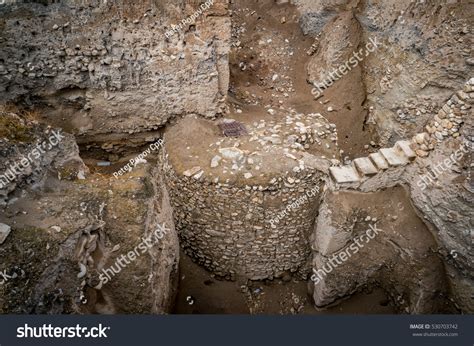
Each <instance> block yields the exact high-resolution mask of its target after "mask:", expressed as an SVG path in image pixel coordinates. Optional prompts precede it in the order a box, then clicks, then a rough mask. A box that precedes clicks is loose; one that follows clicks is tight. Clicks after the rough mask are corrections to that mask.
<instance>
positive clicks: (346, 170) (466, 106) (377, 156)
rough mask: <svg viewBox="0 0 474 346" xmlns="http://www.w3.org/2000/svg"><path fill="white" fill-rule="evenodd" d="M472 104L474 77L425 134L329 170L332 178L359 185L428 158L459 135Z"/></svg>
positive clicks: (440, 112)
mask: <svg viewBox="0 0 474 346" xmlns="http://www.w3.org/2000/svg"><path fill="white" fill-rule="evenodd" d="M473 103H474V78H471V79H470V80H469V81H467V83H466V84H465V85H464V88H463V90H461V91H458V92H457V93H455V94H454V95H453V96H452V97H451V98H450V99H449V100H448V101H447V102H446V104H445V105H443V107H442V108H441V109H440V110H439V112H438V114H436V115H435V116H434V117H433V119H432V120H430V122H429V123H428V125H427V126H426V130H427V132H423V133H418V134H417V135H415V136H414V137H413V138H411V139H410V140H401V141H398V142H396V143H395V145H394V146H393V147H392V148H382V149H380V150H379V151H378V152H376V153H372V154H370V155H369V156H368V157H360V158H357V159H354V160H353V161H352V163H351V164H348V165H343V166H337V167H331V168H329V172H330V175H331V178H332V179H333V181H334V182H336V183H338V184H346V183H358V182H361V181H363V180H365V179H366V178H369V177H372V176H374V175H376V174H378V173H380V172H383V171H385V170H387V169H390V168H392V167H400V166H404V165H407V164H409V163H410V162H412V161H414V160H415V159H416V158H417V157H426V156H428V155H429V151H431V150H433V149H434V148H435V146H436V145H437V144H438V143H440V142H441V141H443V140H444V139H446V138H448V137H453V138H456V137H458V136H459V127H460V126H461V125H462V123H463V117H465V116H472V109H471V104H473Z"/></svg>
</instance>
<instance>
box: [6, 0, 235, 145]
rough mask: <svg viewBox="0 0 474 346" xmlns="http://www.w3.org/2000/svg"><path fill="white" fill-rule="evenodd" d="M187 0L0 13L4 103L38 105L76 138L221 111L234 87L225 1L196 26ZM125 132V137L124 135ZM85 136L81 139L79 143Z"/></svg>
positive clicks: (74, 4) (22, 7)
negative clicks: (189, 19) (188, 19)
mask: <svg viewBox="0 0 474 346" xmlns="http://www.w3.org/2000/svg"><path fill="white" fill-rule="evenodd" d="M199 5H200V3H198V2H191V3H190V2H189V1H178V2H176V1H165V2H164V3H163V2H162V1H160V2H156V1H144V2H142V1H141V2H135V1H127V0H124V1H112V2H111V1H108V2H107V1H105V2H102V1H100V2H94V1H90V2H89V1H61V3H55V4H49V5H41V4H35V3H30V4H20V3H14V4H11V5H5V6H2V7H1V8H0V11H1V12H0V14H1V22H0V27H1V28H2V29H1V34H0V43H1V45H2V47H3V49H2V51H1V52H0V93H1V101H3V102H5V101H15V102H19V101H21V102H23V104H25V105H27V106H36V107H41V108H42V109H43V110H44V111H45V113H46V114H48V116H47V118H48V119H47V120H48V121H49V122H54V123H55V124H57V125H60V126H61V127H62V128H64V129H67V130H69V131H71V132H73V133H75V134H77V135H79V136H82V135H84V136H85V137H86V139H87V138H89V139H90V136H93V135H98V134H102V135H103V134H114V135H115V136H114V139H115V141H117V137H118V138H123V137H124V136H126V135H128V134H134V133H138V132H147V131H153V130H156V129H158V128H159V127H160V126H162V125H163V124H165V123H166V122H167V121H168V120H169V119H172V118H174V117H177V116H181V115H184V114H190V113H191V114H198V115H200V116H204V117H214V116H216V114H219V113H221V111H222V109H223V106H224V104H223V102H224V100H225V95H226V92H227V88H228V80H229V72H228V58H227V54H228V50H229V42H228V41H229V36H230V24H229V18H228V15H227V2H226V1H217V0H216V1H214V5H213V6H211V7H210V8H209V9H207V10H205V11H202V14H201V15H199V16H198V17H197V18H196V22H195V23H187V24H186V25H184V26H182V28H178V29H176V31H175V32H173V34H172V35H166V33H167V32H166V31H164V30H163V29H164V28H165V29H167V30H170V29H172V25H174V26H175V25H178V24H180V23H181V21H182V20H184V19H186V17H188V16H190V15H192V14H194V13H195V12H196V11H197V10H198V7H199ZM120 135H121V137H120ZM79 140H81V137H79Z"/></svg>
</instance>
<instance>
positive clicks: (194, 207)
mask: <svg viewBox="0 0 474 346" xmlns="http://www.w3.org/2000/svg"><path fill="white" fill-rule="evenodd" d="M163 160H164V164H163V166H164V172H165V181H166V184H167V187H168V190H169V193H170V199H171V202H172V206H173V208H174V219H175V224H176V228H177V230H178V233H179V236H180V238H181V246H182V247H183V248H184V250H185V252H186V253H187V254H188V255H190V256H191V257H193V258H194V259H195V260H196V261H197V262H198V263H200V264H201V265H203V266H204V267H206V268H207V269H208V270H210V271H212V272H214V273H216V274H217V275H220V276H224V277H226V278H227V279H235V278H236V277H237V276H244V277H246V278H249V279H253V280H257V279H265V278H272V277H278V276H280V275H281V274H282V273H284V272H285V271H291V272H295V271H297V270H298V269H301V274H302V275H306V274H307V272H306V271H305V270H306V269H308V268H304V267H305V265H306V264H307V260H308V256H309V254H310V247H309V234H310V231H311V230H312V228H313V225H314V220H315V217H316V214H317V208H318V205H319V193H318V191H319V190H320V188H319V186H320V178H321V177H322V173H319V172H310V173H308V172H305V173H298V174H294V176H292V177H289V178H286V180H283V179H282V178H281V177H280V178H273V179H271V180H270V182H269V183H268V184H267V185H265V186H249V185H247V186H236V185H234V186H230V185H228V184H220V183H217V184H216V183H214V182H211V181H207V180H205V178H203V177H201V176H197V175H194V176H189V177H188V176H184V175H178V174H176V173H175V171H174V170H173V167H171V165H170V164H169V163H168V157H167V154H164V159H163ZM288 180H289V181H291V183H290V182H289V181H288ZM304 195H307V196H308V198H307V199H305V205H304V206H301V207H299V208H291V207H290V208H287V206H288V205H290V204H292V203H294V202H295V201H296V200H298V198H301V197H302V196H304ZM285 208H287V216H285V217H284V218H282V219H281V220H280V221H279V222H278V223H275V222H274V223H271V222H270V220H273V219H275V218H276V217H277V216H278V215H279V214H280V213H281V212H282V211H283V210H284V209H285Z"/></svg>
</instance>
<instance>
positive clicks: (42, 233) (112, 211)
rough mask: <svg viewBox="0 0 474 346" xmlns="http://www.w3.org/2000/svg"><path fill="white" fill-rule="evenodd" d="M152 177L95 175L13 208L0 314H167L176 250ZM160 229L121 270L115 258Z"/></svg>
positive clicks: (163, 199) (162, 196) (142, 172)
mask: <svg viewBox="0 0 474 346" xmlns="http://www.w3.org/2000/svg"><path fill="white" fill-rule="evenodd" d="M155 174H156V173H153V172H152V171H151V169H150V168H149V167H142V168H136V169H135V170H134V172H133V174H129V175H127V176H126V177H124V178H123V180H115V178H112V179H113V180H112V179H110V180H102V179H101V177H100V176H95V177H94V176H92V177H90V178H91V179H93V180H91V181H90V182H89V184H88V186H87V185H84V184H82V183H71V182H62V183H58V182H57V181H54V182H50V184H48V187H49V189H51V190H50V191H49V192H47V193H43V194H42V195H41V197H40V198H39V199H38V200H36V201H35V202H34V203H33V202H32V201H31V199H29V198H27V197H26V198H25V199H20V200H19V201H17V202H16V203H14V204H12V205H11V206H9V207H8V208H7V209H6V210H5V211H4V213H2V215H1V217H0V221H1V222H3V223H6V224H10V225H11V226H12V232H11V234H10V235H9V236H8V238H7V240H6V242H5V243H4V244H3V245H1V246H0V256H1V258H2V268H3V269H4V270H6V271H7V273H10V274H14V273H17V275H16V276H15V277H14V278H12V279H9V280H8V281H7V282H6V283H5V284H4V285H1V287H0V290H1V291H0V292H1V294H0V311H1V312H2V313H105V314H110V313H167V312H169V311H170V310H171V308H172V306H173V303H174V297H175V293H176V288H177V279H178V260H179V245H178V238H177V236H176V233H175V230H174V224H173V220H172V217H171V210H170V206H169V203H168V201H167V196H166V191H165V190H163V186H162V185H160V183H159V182H160V178H159V177H158V176H157V175H155ZM154 181H156V183H155V182H154ZM53 186H54V187H53ZM66 191H67V194H66ZM125 210H126V213H124V211H125ZM12 218H13V219H14V220H15V222H13V219H12ZM163 224H165V225H166V229H167V232H166V234H165V235H164V237H163V238H162V239H160V241H159V242H155V243H153V244H152V246H151V247H150V248H149V249H148V251H146V252H145V253H143V252H142V253H141V255H140V256H138V257H137V258H136V260H134V261H129V262H130V263H129V264H128V265H124V267H123V269H121V270H120V271H119V270H118V265H117V262H116V261H117V260H118V259H119V258H120V257H122V255H127V254H128V253H130V252H131V251H134V249H136V247H137V246H138V245H139V244H140V243H142V242H143V239H144V238H147V237H150V235H151V234H152V233H153V232H154V231H155V230H156V229H157V227H158V226H159V225H163ZM122 263H125V262H123V261H122ZM110 268H114V272H111V270H110ZM107 269H108V270H107ZM105 273H107V274H105ZM114 273H115V274H114ZM101 275H102V276H101ZM104 275H105V276H104ZM105 277H108V278H109V279H108V280H104V278H105ZM101 281H103V282H101ZM131 282H133V285H131V284H130V283H131Z"/></svg>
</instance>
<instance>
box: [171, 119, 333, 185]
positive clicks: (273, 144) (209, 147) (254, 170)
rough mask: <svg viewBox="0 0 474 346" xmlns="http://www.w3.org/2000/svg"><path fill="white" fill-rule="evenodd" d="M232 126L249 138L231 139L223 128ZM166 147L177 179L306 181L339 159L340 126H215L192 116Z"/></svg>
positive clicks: (309, 122) (260, 122) (294, 122)
mask: <svg viewBox="0 0 474 346" xmlns="http://www.w3.org/2000/svg"><path fill="white" fill-rule="evenodd" d="M234 122H235V123H234ZM232 123H234V125H236V128H237V127H240V126H241V125H243V126H244V127H245V130H246V132H247V133H240V134H239V135H238V136H231V137H227V136H225V135H224V133H223V130H222V128H223V127H222V124H232ZM220 125H221V126H220ZM237 125H238V126H237ZM224 128H226V127H225V126H224ZM164 145H165V148H166V151H167V153H168V155H169V156H168V161H169V163H170V164H171V166H172V167H173V169H174V171H175V172H176V173H177V174H179V175H185V176H188V177H191V176H192V177H194V178H195V179H197V180H206V181H210V182H214V183H217V182H218V183H230V184H234V185H267V184H268V183H271V181H272V180H273V179H275V178H279V177H283V178H287V177H292V176H293V177H302V176H304V175H305V174H309V173H312V172H314V170H325V168H326V167H328V166H329V165H330V164H331V160H335V159H338V147H337V133H336V128H335V125H334V124H329V123H328V121H327V120H326V119H325V118H324V117H322V116H321V115H319V114H297V113H294V114H288V115H286V116H283V117H280V118H272V119H269V118H268V117H266V118H263V119H255V118H253V119H252V121H249V119H246V118H245V116H242V117H239V119H237V117H235V119H218V120H215V121H211V120H206V119H202V118H198V117H195V116H188V117H185V118H183V119H181V120H179V121H178V123H177V124H176V125H174V126H172V127H171V128H169V129H168V130H167V131H166V133H165V144H164Z"/></svg>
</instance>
